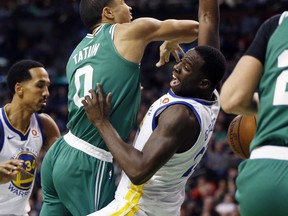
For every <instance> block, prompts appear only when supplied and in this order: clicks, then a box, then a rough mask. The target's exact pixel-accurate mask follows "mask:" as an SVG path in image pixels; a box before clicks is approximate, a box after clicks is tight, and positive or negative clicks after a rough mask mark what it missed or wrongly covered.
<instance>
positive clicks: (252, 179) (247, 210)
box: [236, 159, 288, 216]
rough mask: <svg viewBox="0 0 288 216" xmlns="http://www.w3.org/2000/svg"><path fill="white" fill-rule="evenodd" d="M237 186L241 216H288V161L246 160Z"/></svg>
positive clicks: (242, 164) (240, 169) (240, 171)
mask: <svg viewBox="0 0 288 216" xmlns="http://www.w3.org/2000/svg"><path fill="white" fill-rule="evenodd" d="M236 186H237V192H236V199H237V201H238V202H239V205H240V213H241V216H287V215H288V205H287V201H288V199H287V195H288V160H276V159H248V160H245V161H243V162H242V163H241V164H240V166H239V174H238V177H237V179H236Z"/></svg>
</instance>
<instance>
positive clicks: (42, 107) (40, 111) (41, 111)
mask: <svg viewBox="0 0 288 216" xmlns="http://www.w3.org/2000/svg"><path fill="white" fill-rule="evenodd" d="M45 107H46V105H40V106H39V107H38V108H37V110H36V112H37V113H43V112H44V109H45Z"/></svg>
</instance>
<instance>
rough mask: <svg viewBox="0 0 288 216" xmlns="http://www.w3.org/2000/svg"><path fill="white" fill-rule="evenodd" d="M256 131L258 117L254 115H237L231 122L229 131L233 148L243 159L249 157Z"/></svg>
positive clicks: (229, 139)
mask: <svg viewBox="0 0 288 216" xmlns="http://www.w3.org/2000/svg"><path fill="white" fill-rule="evenodd" d="M255 132H256V117H255V116H254V115H251V116H250V115H249V116H248V115H247V116H246V115H238V116H236V117H235V118H234V119H233V120H232V121H231V122H230V125H229V128H228V133H227V138H228V143H229V146H230V148H231V150H232V151H233V152H234V153H235V154H236V155H238V156H239V157H241V158H242V159H247V158H249V156H250V153H249V147H250V143H251V141H252V139H253V137H254V134H255Z"/></svg>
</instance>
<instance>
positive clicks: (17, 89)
mask: <svg viewBox="0 0 288 216" xmlns="http://www.w3.org/2000/svg"><path fill="white" fill-rule="evenodd" d="M15 94H18V95H19V96H22V95H23V86H22V85H21V84H20V83H16V85H15Z"/></svg>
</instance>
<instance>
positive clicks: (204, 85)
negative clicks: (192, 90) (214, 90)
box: [200, 79, 211, 89]
mask: <svg viewBox="0 0 288 216" xmlns="http://www.w3.org/2000/svg"><path fill="white" fill-rule="evenodd" d="M210 86H211V81H210V80H209V79H203V80H201V81H200V88H201V89H208V88H210Z"/></svg>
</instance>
